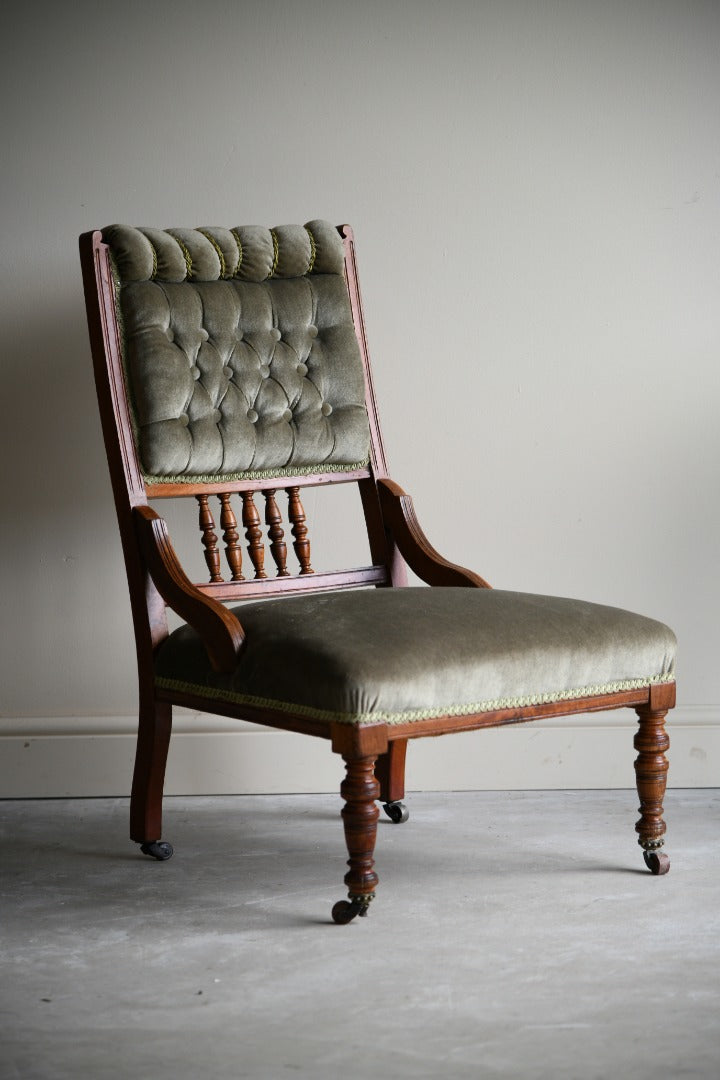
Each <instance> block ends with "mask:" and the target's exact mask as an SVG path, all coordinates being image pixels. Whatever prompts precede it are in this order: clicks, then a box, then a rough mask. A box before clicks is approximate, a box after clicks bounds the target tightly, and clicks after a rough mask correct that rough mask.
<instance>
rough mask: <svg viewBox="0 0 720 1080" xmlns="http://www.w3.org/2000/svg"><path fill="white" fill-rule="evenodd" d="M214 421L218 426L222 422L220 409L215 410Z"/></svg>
mask: <svg viewBox="0 0 720 1080" xmlns="http://www.w3.org/2000/svg"><path fill="white" fill-rule="evenodd" d="M213 420H214V421H215V423H216V424H219V423H220V421H221V420H222V413H221V412H220V410H219V409H213Z"/></svg>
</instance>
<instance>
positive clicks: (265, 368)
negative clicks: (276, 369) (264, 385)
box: [260, 364, 270, 379]
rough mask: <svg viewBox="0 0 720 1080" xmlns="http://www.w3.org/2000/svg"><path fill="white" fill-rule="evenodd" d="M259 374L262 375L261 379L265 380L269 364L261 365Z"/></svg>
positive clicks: (268, 372) (268, 371)
mask: <svg viewBox="0 0 720 1080" xmlns="http://www.w3.org/2000/svg"><path fill="white" fill-rule="evenodd" d="M260 374H261V375H262V377H263V379H267V378H268V377H269V375H270V365H269V364H261V365H260Z"/></svg>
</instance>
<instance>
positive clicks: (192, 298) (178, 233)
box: [80, 221, 675, 923]
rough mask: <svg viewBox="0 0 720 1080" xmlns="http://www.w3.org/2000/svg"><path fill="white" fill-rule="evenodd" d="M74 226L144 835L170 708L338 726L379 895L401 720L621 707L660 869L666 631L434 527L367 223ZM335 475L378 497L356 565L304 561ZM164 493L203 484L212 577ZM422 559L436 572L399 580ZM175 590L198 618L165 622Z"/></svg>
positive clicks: (642, 824)
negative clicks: (135, 681)
mask: <svg viewBox="0 0 720 1080" xmlns="http://www.w3.org/2000/svg"><path fill="white" fill-rule="evenodd" d="M80 247H81V259H82V267H83V274H84V283H85V293H86V301H87V313H88V323H89V329H90V339H91V343H92V351H93V357H94V364H95V374H96V381H97V388H98V397H99V403H100V412H101V417H102V424H103V431H104V438H105V444H106V449H107V455H108V460H109V465H110V474H111V478H112V483H113V490H114V494H115V503H116V508H117V515H118V520H119V525H120V534H121V538H122V545H123V550H124V556H125V563H126V570H127V577H128V582H129V588H130V601H131V605H132V613H133V620H134V628H135V639H136V646H137V659H138V675H139V732H138V744H137V757H136V764H135V773H134V779H133V785H132V798H131V837H132V839H133V840H134V841H136V842H137V843H139V844H140V845H141V849H142V851H143V852H144V853H145V854H147V855H150V856H152V857H154V858H156V859H160V860H162V859H167V858H169V857H170V855H171V854H172V847H171V845H170V844H169V842H168V841H166V840H164V839H163V837H162V829H161V813H162V792H163V779H164V771H165V762H166V756H167V750H168V743H169V739H170V728H171V713H172V708H173V706H174V705H182V706H188V707H190V708H191V709H194V710H198V711H201V712H205V713H221V714H225V715H227V716H230V717H236V718H241V719H243V720H249V721H253V722H256V723H258V724H265V725H269V726H271V727H274V728H284V729H288V730H291V731H295V732H302V733H304V734H306V735H308V736H311V737H313V738H319V739H325V740H326V741H327V742H328V743H329V744H330V748H331V749H332V751H334V752H335V753H336V754H338V755H340V756H341V757H342V758H343V759H344V762H345V776H344V779H343V781H342V783H341V785H340V793H341V795H342V799H343V801H344V806H343V809H342V819H343V823H344V829H345V836H346V841H347V849H348V855H349V860H348V866H349V870H348V873H347V874H346V876H345V883H346V885H347V888H348V899H347V900H340V901H338V903H336V904H335V906H334V908H333V912H332V914H333V918H334V919H335V921H336V922H340V923H345V922H349V921H350V920H351V919H352V918H353V917H354V916H355V915H365V914H366V913H367V909H368V905H369V903H370V901H371V900H372V899H373V897H374V895H375V889H376V885H377V882H378V878H377V874H376V872H375V866H374V847H375V840H376V831H377V820H378V814H379V811H378V807H377V800H378V799H379V800H380V801H381V802H382V803H383V804H384V806H385V810H386V812H387V813H388V815H389V816H390V818H391V819H392V820H393V821H394V822H397V823H401V822H403V821H405V820H406V819H407V817H408V812H407V809H406V807H405V804H404V803H403V801H402V800H403V798H404V797H405V788H404V783H405V754H406V749H407V745H408V742H409V741H410V740H413V739H417V738H422V737H424V736H437V735H451V734H453V733H455V732H461V731H468V730H471V729H481V728H488V727H493V726H496V725H502V724H512V723H518V722H525V721H532V720H536V719H540V718H542V717H551V716H558V715H561V714H568V713H588V712H592V711H594V710H598V709H615V708H630V709H632V710H634V711H635V713H636V714H637V718H638V720H639V727H638V729H637V733H636V735H635V747H636V749H637V751H638V756H637V760H636V762H635V766H636V776H637V787H638V792H639V796H640V819H639V821H638V823H637V825H636V831H637V834H638V839H639V843H640V846H641V848H642V850H643V853H644V856H645V861H646V863H647V865H648V867H649V869H650V871H651V872H652V873H653V874H662V873H665V872H666V871H667V869H668V868H669V861H668V859H667V856H666V855H665V854H664V853H663V852H662V851H661V848H662V845H663V840H664V833H665V823H664V821H663V818H662V813H663V810H662V799H663V792H664V789H665V780H666V772H667V767H668V766H667V759H666V757H665V751H666V749H667V747H668V738H667V735H666V733H665V731H664V720H665V716H666V713H667V711H668V709H670V708H671V707H672V706H673V705H674V695H675V682H674V657H675V639H674V636H673V634H672V632H671V631H670V630H669V629H668V628H667V627H666V626H665V625H663V624H662V623H660V622H656V621H654V620H653V619H649V618H646V617H644V616H641V615H636V614H633V613H631V612H628V611H623V610H619V609H616V608H612V607H605V606H599V605H597V604H594V603H588V602H586V601H583V600H576V599H559V598H557V597H551V596H538V595H532V594H527V593H519V592H507V591H501V590H494V589H492V588H490V586H489V585H488V584H487V582H486V581H484V580H483V578H481V577H479V576H478V575H477V574H476V573H474V572H473V571H471V570H466V569H464V568H462V567H460V566H456V565H454V564H453V563H451V562H448V561H447V560H446V559H444V558H443V557H442V556H440V555H439V554H438V553H437V552H436V551H435V550H434V548H433V547H432V546H431V545H430V543H429V542H428V540H427V539H426V537H425V535H424V533H423V532H422V530H421V528H420V526H419V524H418V522H417V520H416V517H415V514H414V512H413V505H412V502H411V499H410V497H409V496H408V495H406V494H405V493H404V492H403V490H402V489H401V488H400V487H399V486H398V485H397V484H396V483H394V482H393V481H392V480H391V479H390V477H389V474H388V469H387V464H386V460H385V453H384V449H383V444H382V439H381V435H380V428H379V422H378V412H377V407H376V401H375V394H374V391H373V382H372V376H371V370H370V363H369V358H368V349H367V342H366V335H365V326H364V321H363V313H362V306H361V300H360V292H359V286H358V277H357V270H356V260H355V248H354V240H353V234H352V231H351V230H350V229H349V228H348V227H347V226H343V227H340V228H336V227H334V226H332V225H330V224H328V223H327V222H323V221H312V222H309V223H308V224H307V225H304V226H297V225H287V226H282V227H277V228H273V229H268V228H263V227H247V226H245V227H235V228H219V227H206V228H198V229H168V230H162V229H150V228H133V227H128V226H121V225H114V226H111V227H109V228H105V229H103V230H102V231H101V232H94V233H87V234H85V235H84V236H83V237H81V241H80ZM393 362H395V363H397V362H398V361H397V359H396V360H394V361H393ZM404 362H405V363H408V364H409V363H410V360H408V359H407V358H406V359H405V360H404ZM448 362H450V361H448ZM337 484H344V485H352V486H353V487H354V488H355V489H356V491H357V494H358V497H359V499H360V504H361V506H362V512H363V520H364V523H365V529H366V533H367V548H368V553H369V554H368V562H367V565H365V566H362V567H359V568H358V567H351V568H347V567H346V566H345V565H344V563H343V561H342V553H341V552H339V553H338V563H337V565H335V566H332V567H328V568H325V567H316V566H315V565H314V560H313V555H312V553H311V544H310V526H309V523H308V522H307V521H306V516H305V511H304V509H303V504H302V495H303V493H304V492H305V491H306V490H307V489H308V488H309V487H311V486H313V485H322V486H323V487H325V488H327V489H331V488H332V487H333V485H337ZM329 494H333V492H332V491H329ZM170 497H172V498H181V499H183V500H184V501H185V503H186V504H187V503H189V504H190V505H193V506H194V512H193V516H194V517H195V518H196V520H197V524H198V528H199V537H198V541H199V544H200V545H201V546H202V552H203V555H204V565H205V567H206V575H205V580H204V581H202V582H198V581H195V580H191V577H190V576H189V573H188V572H186V570H185V569H184V568H183V566H181V564H180V561H179V559H178V557H177V555H176V553H175V550H174V548H173V546H172V543H171V540H170V537H169V534H168V529H167V526H166V523H165V521H164V519H163V517H162V516H161V507H162V503H163V500H164V499H167V498H170ZM243 533H244V538H243ZM201 563H202V560H201ZM407 567H410V568H411V569H412V571H414V573H415V575H416V576H417V578H419V579H420V580H421V581H422V582H424V583H425V584H424V585H423V586H417V587H410V586H408V585H407V575H406V568H407ZM194 576H197V575H194ZM228 604H231V605H233V606H230V607H228V606H227V605H228ZM167 608H171V609H173V610H174V612H176V613H177V615H179V616H180V619H181V620H182V622H183V625H181V626H180V627H179V628H178V629H175V630H173V631H172V632H171V631H170V629H169V626H168V619H167V610H166V609H167ZM478 738H482V736H481V735H479V736H478ZM339 779H340V776H339ZM408 827H412V826H408ZM417 873H418V875H421V874H422V873H423V871H422V869H421V868H418V871H417Z"/></svg>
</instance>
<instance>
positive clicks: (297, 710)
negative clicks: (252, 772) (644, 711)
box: [155, 674, 675, 727]
mask: <svg viewBox="0 0 720 1080" xmlns="http://www.w3.org/2000/svg"><path fill="white" fill-rule="evenodd" d="M674 681H675V676H674V674H669V675H652V676H650V678H647V679H623V680H620V681H618V682H610V683H603V684H602V685H598V686H583V687H580V688H579V689H574V690H557V691H554V692H550V693H545V694H527V695H525V696H522V697H509V698H491V699H489V700H486V701H473V702H469V703H468V704H464V705H445V706H441V707H439V708H436V709H406V710H404V711H402V712H385V711H384V710H383V709H378V710H377V711H373V712H366V713H345V712H332V711H330V710H328V709H315V708H313V707H312V706H311V705H295V704H293V703H292V702H289V701H275V700H274V699H272V698H264V697H256V696H254V695H253V694H239V693H237V692H236V691H235V690H224V689H221V688H215V687H212V686H201V685H200V684H197V683H187V682H183V681H181V680H179V679H168V678H165V676H162V675H159V676H157V677H156V679H155V684H156V686H158V687H160V688H161V689H163V690H177V691H178V692H180V693H189V694H197V695H198V696H199V697H204V698H208V699H209V700H213V701H231V702H233V703H235V704H238V705H254V706H256V707H257V708H259V709H273V710H274V711H275V712H281V713H288V714H290V715H292V716H304V717H307V718H309V719H312V720H321V721H325V722H326V723H329V724H330V723H339V724H350V725H352V726H354V727H363V726H364V725H367V724H379V723H382V724H391V725H392V724H412V723H417V722H418V721H419V720H435V719H437V718H438V717H441V716H474V715H475V714H476V713H484V712H496V711H498V710H500V709H522V708H525V707H526V706H532V705H551V704H553V703H555V702H558V701H573V700H575V699H577V698H590V697H599V696H601V695H604V694H616V693H622V691H624V690H641V689H642V688H643V687H645V686H656V685H657V684H659V683H671V682H674Z"/></svg>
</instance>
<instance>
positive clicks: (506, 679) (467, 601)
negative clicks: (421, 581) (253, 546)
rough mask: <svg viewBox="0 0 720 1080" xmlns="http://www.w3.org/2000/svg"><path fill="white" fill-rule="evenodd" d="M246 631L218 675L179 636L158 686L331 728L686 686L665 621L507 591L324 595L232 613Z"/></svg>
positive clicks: (198, 645)
mask: <svg viewBox="0 0 720 1080" xmlns="http://www.w3.org/2000/svg"><path fill="white" fill-rule="evenodd" d="M233 611H234V613H235V614H236V615H237V617H238V618H239V619H240V621H241V623H242V625H243V628H244V630H245V633H246V635H247V636H246V640H245V644H244V647H243V650H242V653H241V656H240V659H239V662H238V665H237V667H236V669H235V670H234V671H233V672H231V673H229V674H218V673H217V672H214V671H213V670H212V668H211V666H210V663H209V660H208V658H207V654H206V652H205V649H204V647H203V644H202V641H201V639H200V638H199V636H198V634H197V633H196V632H195V631H194V630H192V629H191V628H190V627H188V626H183V627H180V628H179V629H178V630H175V631H174V632H173V633H172V634H171V635H170V637H169V638H168V639H167V640H166V641H165V642H164V643H163V645H162V647H161V648H160V650H159V652H158V655H157V658H156V665H155V670H156V682H157V684H158V686H160V687H162V688H165V689H170V690H184V691H190V692H194V693H196V694H199V695H200V696H203V697H205V698H208V699H213V700H223V701H232V702H235V703H238V704H241V705H242V704H246V705H255V706H259V707H263V708H271V709H277V710H279V711H281V712H286V713H293V714H296V715H301V716H307V717H311V718H313V719H315V720H319V721H327V723H328V724H330V723H332V722H338V721H339V722H345V723H348V724H356V725H363V724H372V723H378V722H384V723H387V724H401V723H408V722H412V721H417V720H424V719H430V718H433V717H438V716H458V717H460V716H467V715H471V714H475V713H481V712H487V711H495V710H498V709H505V708H517V707H522V706H529V705H541V704H546V703H551V702H557V701H562V700H567V699H571V698H582V697H590V696H594V695H599V694H608V693H612V692H615V691H621V690H632V689H636V688H639V687H641V686H647V685H649V684H652V683H660V682H671V681H672V680H673V679H674V661H675V646H676V642H675V636H674V634H673V632H672V631H671V630H670V629H669V628H668V627H667V626H665V625H664V624H663V623H660V622H656V621H655V620H654V619H648V618H645V617H643V616H641V615H635V614H633V613H631V612H628V611H623V610H621V609H619V608H612V607H605V606H602V605H598V604H591V603H588V602H585V601H581V600H571V599H562V598H559V597H551V596H535V595H532V594H528V593H517V592H505V591H502V590H499V589H472V588H400V589H375V590H362V591H349V592H337V593H321V594H315V595H306V596H295V597H291V598H283V599H276V600H268V601H260V602H250V603H246V604H243V605H242V607H237V608H234V609H233Z"/></svg>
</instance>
